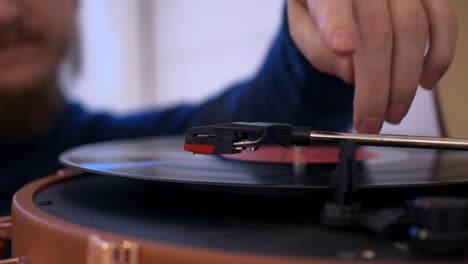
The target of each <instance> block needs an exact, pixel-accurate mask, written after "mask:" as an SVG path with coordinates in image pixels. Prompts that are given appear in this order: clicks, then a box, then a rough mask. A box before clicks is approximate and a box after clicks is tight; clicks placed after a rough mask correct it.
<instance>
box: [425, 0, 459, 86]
mask: <svg viewBox="0 0 468 264" xmlns="http://www.w3.org/2000/svg"><path fill="white" fill-rule="evenodd" d="M422 3H423V6H424V8H425V9H426V13H427V15H428V20H429V28H430V46H429V50H428V52H427V55H426V59H425V61H424V67H423V71H422V74H421V85H422V86H423V87H425V88H428V89H431V88H432V87H434V86H435V85H436V84H437V82H438V81H439V80H440V79H441V78H442V76H443V75H444V74H445V73H446V72H447V70H448V68H449V67H450V64H451V63H452V61H453V58H454V56H455V48H456V44H457V34H458V21H457V16H456V13H455V10H454V9H453V7H452V5H451V3H450V1H440V0H422Z"/></svg>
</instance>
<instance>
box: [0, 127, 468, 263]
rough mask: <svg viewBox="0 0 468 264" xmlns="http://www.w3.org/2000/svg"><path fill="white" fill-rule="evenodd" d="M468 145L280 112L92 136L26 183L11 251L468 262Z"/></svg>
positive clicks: (156, 258)
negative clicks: (93, 140) (182, 130)
mask: <svg viewBox="0 0 468 264" xmlns="http://www.w3.org/2000/svg"><path fill="white" fill-rule="evenodd" d="M184 148H185V151H184ZM466 149H468V140H462V139H441V138H428V137H401V136H390V135H376V136H375V135H357V134H351V133H325V132H317V131H311V130H310V129H308V128H300V127H294V126H291V125H286V124H268V123H232V124H222V125H216V126H208V127H197V128H193V129H192V130H191V131H190V132H189V134H188V135H187V136H186V137H185V139H184V138H183V137H160V138H146V139H137V140H122V141H113V142H107V143H99V144H92V145H85V146H81V147H78V148H75V149H72V150H70V151H67V152H65V153H63V154H62V155H61V157H60V160H61V162H62V163H63V164H65V165H66V166H67V167H68V169H66V170H62V171H59V172H57V174H56V175H52V176H50V177H47V178H44V179H41V180H39V181H36V182H33V183H31V184H29V185H27V186H25V187H24V188H22V189H21V190H20V191H19V192H18V193H17V194H16V195H15V197H14V201H13V204H12V217H11V218H4V219H0V238H2V237H5V238H6V237H8V238H12V248H13V255H14V256H16V257H17V258H16V259H14V260H11V261H10V262H5V263H49V264H55V263H87V264H94V263H104V264H107V263H119V264H120V263H122V264H123V263H131V264H136V263H226V264H227V263H262V264H263V263H265V264H266V263H275V264H276V263H292V264H300V263H330V264H331V263H367V262H371V263H372V262H383V263H462V262H465V261H466V255H465V249H466V248H467V238H468V200H467V196H468V194H467V192H466V190H467V188H468V175H467V173H468V162H467V161H468V152H466V151H463V150H466ZM249 150H250V151H249ZM190 152H193V153H196V154H205V155H195V156H194V155H193V154H192V153H190ZM207 154H210V155H207ZM0 263H2V262H1V261H0ZM2 264H3V263H2Z"/></svg>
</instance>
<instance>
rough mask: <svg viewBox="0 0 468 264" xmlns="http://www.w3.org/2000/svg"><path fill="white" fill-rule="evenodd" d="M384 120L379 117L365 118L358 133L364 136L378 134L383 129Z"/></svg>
mask: <svg viewBox="0 0 468 264" xmlns="http://www.w3.org/2000/svg"><path fill="white" fill-rule="evenodd" d="M382 125H383V120H382V119H380V118H377V117H367V118H365V119H364V120H363V121H362V122H361V124H360V125H359V127H358V132H359V133H363V134H377V133H379V132H380V130H381V129H382Z"/></svg>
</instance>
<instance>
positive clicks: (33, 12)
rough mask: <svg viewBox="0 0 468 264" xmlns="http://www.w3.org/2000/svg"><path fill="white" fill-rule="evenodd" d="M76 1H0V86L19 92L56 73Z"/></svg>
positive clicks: (71, 26)
mask: <svg viewBox="0 0 468 264" xmlns="http://www.w3.org/2000/svg"><path fill="white" fill-rule="evenodd" d="M76 2H77V0H0V89H1V90H3V92H7V93H11V92H12V93H14V94H15V93H21V92H24V90H28V89H32V87H35V86H36V85H35V84H37V83H40V82H43V81H44V80H45V79H47V78H50V77H52V76H54V75H56V71H57V69H58V65H59V64H60V62H61V60H62V59H63V58H62V57H63V56H64V52H65V49H66V47H67V45H68V42H69V41H70V37H71V36H72V34H73V30H74V26H75V25H74V24H75V15H76V14H75V12H76V4H77V3H76Z"/></svg>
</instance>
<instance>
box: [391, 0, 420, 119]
mask: <svg viewBox="0 0 468 264" xmlns="http://www.w3.org/2000/svg"><path fill="white" fill-rule="evenodd" d="M388 3H389V7H390V13H391V16H392V25H393V59H392V76H391V77H392V80H391V86H390V99H389V106H388V109H387V115H386V121H387V122H390V123H393V124H399V123H400V122H401V120H402V119H403V117H405V115H406V114H407V113H408V110H409V108H410V106H411V103H412V102H413V99H414V96H415V95H416V90H417V88H418V85H419V79H420V75H421V71H422V67H423V62H424V54H425V51H426V44H427V38H428V34H429V25H428V22H427V16H426V12H425V10H424V7H423V6H422V4H421V2H420V1H416V0H411V1H408V0H390V1H388Z"/></svg>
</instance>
